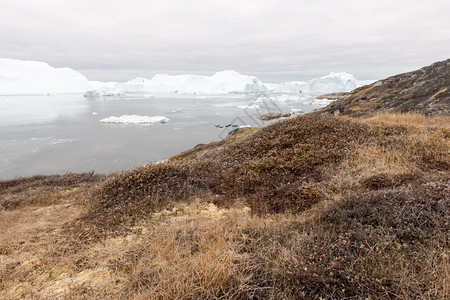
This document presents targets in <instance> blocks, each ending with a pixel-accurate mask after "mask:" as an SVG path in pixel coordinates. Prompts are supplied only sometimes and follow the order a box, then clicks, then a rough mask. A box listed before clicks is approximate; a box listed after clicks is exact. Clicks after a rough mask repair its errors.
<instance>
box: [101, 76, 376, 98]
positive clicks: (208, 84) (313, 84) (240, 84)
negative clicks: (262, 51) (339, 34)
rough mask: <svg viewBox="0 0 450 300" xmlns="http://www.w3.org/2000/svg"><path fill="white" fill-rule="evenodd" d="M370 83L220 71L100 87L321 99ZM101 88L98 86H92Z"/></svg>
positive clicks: (346, 77)
mask: <svg viewBox="0 0 450 300" xmlns="http://www.w3.org/2000/svg"><path fill="white" fill-rule="evenodd" d="M371 82H373V81H360V80H357V79H355V78H354V77H353V75H351V74H349V73H330V74H329V75H326V76H323V77H320V78H315V79H311V80H309V81H307V82H306V81H291V82H282V83H278V84H276V83H263V82H261V80H259V79H258V78H256V77H254V76H247V75H242V74H240V73H238V72H236V71H231V70H228V71H222V72H218V73H216V74H214V75H213V76H201V75H191V74H185V75H174V76H172V75H167V74H157V75H155V76H154V77H153V78H152V79H146V78H141V77H138V78H135V79H133V80H130V81H127V82H125V83H117V82H108V83H105V84H104V85H103V86H105V87H110V88H114V89H118V90H123V91H125V92H146V93H149V94H230V93H242V94H246V93H266V92H268V93H280V94H298V93H304V94H310V95H320V94H328V93H335V92H349V91H351V90H353V89H355V88H358V87H360V86H363V85H366V84H369V83H371ZM93 86H101V83H97V82H95V83H93Z"/></svg>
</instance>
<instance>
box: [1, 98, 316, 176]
mask: <svg viewBox="0 0 450 300" xmlns="http://www.w3.org/2000/svg"><path fill="white" fill-rule="evenodd" d="M271 97H272V96H267V95H242V94H231V95H203V96H200V95H170V96H164V95H159V96H158V95H145V94H130V95H126V96H121V97H98V98H85V97H83V96H82V95H79V94H67V95H48V96H42V95H36V96H0V179H10V178H15V177H22V176H31V175H36V174H64V173H67V172H90V171H95V172H96V173H110V172H114V171H121V170H126V169H130V168H132V167H136V166H139V165H143V164H146V163H149V162H155V161H160V160H164V159H167V158H169V157H171V156H173V155H175V154H177V153H180V152H182V151H185V150H188V149H190V148H192V147H194V146H195V145H197V144H199V143H209V142H212V141H214V140H220V139H222V138H224V137H226V135H227V134H228V133H229V131H231V130H232V129H233V128H235V127H232V126H229V127H226V125H234V126H245V125H250V126H252V127H261V126H265V125H267V124H269V123H270V122H263V121H260V120H259V119H257V117H258V116H259V115H261V114H263V113H267V112H269V111H279V112H289V111H291V110H292V111H296V112H298V110H299V109H301V110H302V111H304V112H308V111H311V110H313V109H315V108H317V107H318V106H317V105H315V104H314V102H311V98H308V97H303V98H304V101H303V100H302V101H292V102H290V101H283V102H276V101H271V99H275V98H273V97H272V98H271ZM285 98H286V97H284V98H283V99H285ZM297 98H298V97H297ZM303 98H302V99H303ZM297 100H298V99H297ZM122 115H139V116H164V117H166V118H168V119H169V121H168V122H166V123H164V124H161V123H153V124H110V123H101V122H100V120H101V119H104V118H108V117H111V116H117V117H118V116H122ZM221 126H223V127H221Z"/></svg>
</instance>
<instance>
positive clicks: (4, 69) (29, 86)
mask: <svg viewBox="0 0 450 300" xmlns="http://www.w3.org/2000/svg"><path fill="white" fill-rule="evenodd" d="M88 87H89V81H88V80H87V78H86V77H84V76H83V75H81V74H80V73H78V72H76V71H74V70H72V69H69V68H54V67H52V66H50V65H48V64H46V63H43V62H37V61H23V60H17V59H8V58H0V94H22V95H23V94H54V93H80V92H84V91H86V89H87V88H88Z"/></svg>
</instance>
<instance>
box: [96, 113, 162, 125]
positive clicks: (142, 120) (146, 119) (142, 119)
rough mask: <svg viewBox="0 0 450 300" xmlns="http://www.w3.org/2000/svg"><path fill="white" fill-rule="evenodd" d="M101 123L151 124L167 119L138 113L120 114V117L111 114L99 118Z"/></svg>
mask: <svg viewBox="0 0 450 300" xmlns="http://www.w3.org/2000/svg"><path fill="white" fill-rule="evenodd" d="M100 122H101V123H116V124H153V123H161V124H164V123H167V122H169V119H168V118H166V117H163V116H153V117H150V116H138V115H122V116H120V117H115V116H111V117H109V118H104V119H101V120H100Z"/></svg>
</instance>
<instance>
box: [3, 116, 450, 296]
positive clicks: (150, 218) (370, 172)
mask: <svg viewBox="0 0 450 300" xmlns="http://www.w3.org/2000/svg"><path fill="white" fill-rule="evenodd" d="M448 121H449V118H448V117H445V116H441V117H433V118H428V117H424V116H421V115H411V114H410V115H388V114H385V115H378V116H376V117H373V118H371V119H360V120H356V119H352V118H347V117H331V116H315V115H306V116H301V117H296V118H290V119H288V120H284V121H281V122H278V123H275V124H273V125H271V126H268V127H266V128H264V129H261V130H259V131H258V130H256V131H255V130H251V131H241V132H240V133H239V134H238V135H235V136H233V137H232V138H230V139H228V140H225V141H223V142H216V143H213V144H209V145H201V146H199V147H197V148H195V149H193V150H191V151H187V152H185V153H183V154H181V155H178V156H176V157H174V158H172V159H171V160H169V161H168V162H166V163H163V164H158V165H152V164H150V165H146V166H142V167H140V168H137V169H134V170H130V171H128V172H122V173H116V174H112V175H110V176H108V177H106V178H105V179H104V178H102V177H98V176H92V175H89V174H82V175H76V174H68V175H65V176H53V177H34V178H28V179H18V180H14V181H4V182H0V207H3V211H0V298H5V299H9V298H17V299H19V298H27V297H28V298H30V299H31V298H33V299H34V298H43V299H52V298H54V297H62V298H74V299H80V298H86V299H91V298H130V297H134V298H137V299H148V298H157V299H178V298H186V299H194V298H195V299H196V298H224V299H228V298H239V299H247V298H256V299H257V298H264V299H266V298H276V299H279V298H287V299H289V298H314V297H316V296H321V297H324V298H342V297H367V296H369V295H370V296H371V297H372V298H404V299H409V298H418V297H419V298H428V299H436V298H441V299H447V298H448V297H449V284H450V283H449V281H450V276H449V271H448V270H449V269H450V263H449V256H448V255H449V245H448V239H449V236H448V232H449V229H450V228H449V227H450V224H449V222H450V220H449V218H450V217H449V216H450V203H449V202H450V200H449V199H450V191H449V174H450V172H449V163H450V161H449V156H448V151H449V127H448V124H449V122H448Z"/></svg>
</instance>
